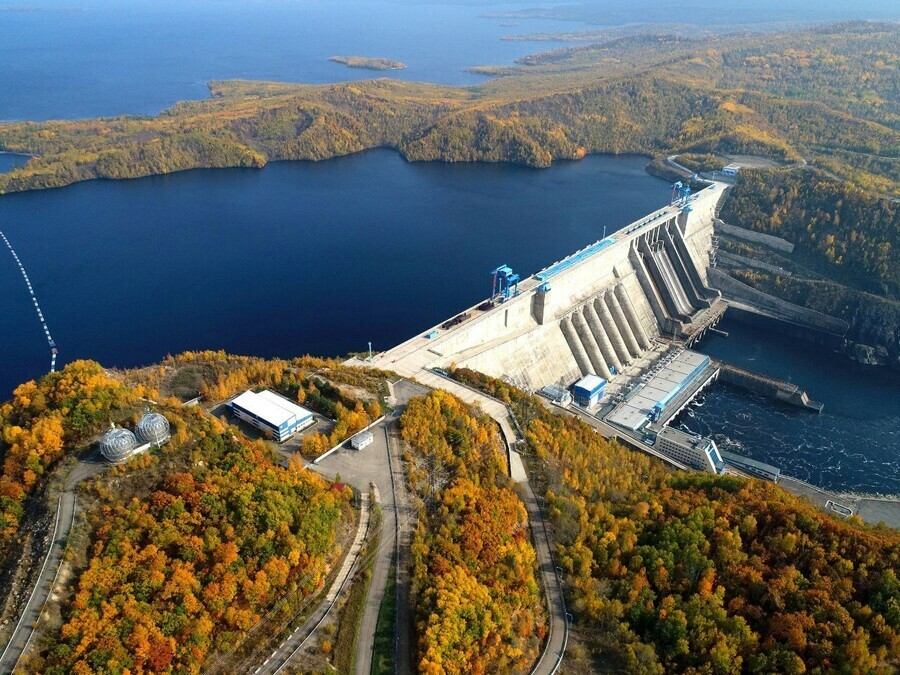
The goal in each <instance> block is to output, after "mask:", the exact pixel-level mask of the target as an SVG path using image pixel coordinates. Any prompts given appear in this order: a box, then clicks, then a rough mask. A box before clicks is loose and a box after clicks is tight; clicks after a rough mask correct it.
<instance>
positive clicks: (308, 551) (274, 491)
mask: <svg viewBox="0 0 900 675" xmlns="http://www.w3.org/2000/svg"><path fill="white" fill-rule="evenodd" d="M194 411H195V412H196V414H194V415H189V417H191V418H192V419H190V420H189V424H190V433H189V435H188V437H187V439H186V441H185V445H186V446H187V447H170V448H167V450H166V454H173V453H178V454H181V453H186V454H184V456H183V457H181V458H179V459H174V458H173V459H163V462H164V470H160V469H159V468H157V470H156V471H154V472H153V475H154V480H153V482H152V484H151V485H150V486H149V488H147V489H143V488H139V489H137V490H135V489H133V488H132V489H129V485H128V483H129V482H130V481H127V480H122V481H120V483H121V484H123V485H122V486H121V487H120V488H119V489H110V486H108V485H107V484H106V483H105V482H103V481H98V482H97V484H96V485H95V487H94V496H95V499H96V500H97V502H98V503H97V505H96V506H95V507H94V508H93V509H92V510H91V512H90V516H89V519H90V525H91V528H92V535H91V543H90V547H89V560H88V563H87V568H86V569H85V570H84V571H83V572H82V573H81V575H80V577H79V579H78V582H77V584H76V590H75V594H74V597H73V598H72V599H71V602H70V603H69V605H68V607H67V608H66V609H65V611H64V624H63V626H62V629H61V630H60V632H59V634H58V635H57V636H56V637H55V638H54V639H53V641H52V642H51V644H50V645H49V646H48V647H47V649H46V652H45V653H46V659H45V660H44V661H43V665H42V666H41V672H45V673H48V674H54V673H60V674H61V673H69V672H77V673H92V672H97V673H100V672H126V671H128V672H154V673H157V672H183V673H198V672H200V669H201V666H202V665H203V664H204V662H205V659H206V657H207V655H208V654H209V653H210V652H211V651H212V650H228V649H230V648H231V647H232V646H234V645H235V644H236V643H237V642H238V641H239V640H240V639H241V638H242V637H243V636H244V635H245V634H246V632H247V631H248V630H249V629H250V628H252V627H254V626H255V625H256V623H257V622H258V621H259V620H260V617H261V615H262V614H264V613H265V612H266V610H267V609H268V608H269V607H270V606H271V605H272V603H273V601H274V600H276V599H279V598H282V597H284V596H289V597H291V596H294V595H296V594H298V593H299V594H300V595H299V597H300V598H302V597H303V596H304V595H308V594H309V593H311V592H313V591H314V590H316V589H317V588H318V587H320V586H321V584H322V583H323V577H324V574H325V571H326V569H325V564H326V561H328V560H329V558H330V557H331V556H333V555H334V553H335V546H336V543H337V542H336V537H335V531H336V528H337V525H338V523H339V522H340V519H341V513H342V509H345V508H346V507H347V505H348V503H349V502H348V498H349V496H350V495H349V490H346V491H343V490H342V491H334V490H329V489H327V488H328V486H327V485H326V484H325V482H324V481H323V480H322V479H320V478H318V477H317V476H315V475H313V474H310V473H309V472H307V471H304V470H303V469H302V468H301V465H300V464H297V465H296V466H293V465H292V466H291V467H290V468H289V469H287V470H286V469H284V468H282V467H280V466H278V465H277V464H275V462H273V461H272V457H271V452H270V451H269V450H268V449H267V448H266V446H265V445H264V444H263V443H261V442H258V441H257V442H250V441H246V440H240V439H238V438H236V437H234V436H233V434H232V432H231V431H229V430H228V429H227V428H225V427H224V425H221V424H219V423H218V422H217V421H216V420H214V419H211V418H207V417H204V416H203V415H202V413H200V412H199V411H197V410H196V409H194ZM141 459H143V458H141ZM150 459H153V458H150ZM136 461H137V460H136ZM137 462H138V464H140V463H141V462H140V461H137ZM148 463H149V464H150V465H151V466H152V464H153V462H152V461H151V462H148ZM165 465H167V466H165ZM122 488H124V489H122ZM35 665H38V664H35Z"/></svg>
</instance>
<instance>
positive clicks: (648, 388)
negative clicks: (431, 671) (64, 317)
mask: <svg viewBox="0 0 900 675" xmlns="http://www.w3.org/2000/svg"><path fill="white" fill-rule="evenodd" d="M725 187H727V186H725V185H724V184H722V183H711V184H709V185H708V186H707V187H705V188H704V189H702V190H700V191H699V192H697V193H695V194H690V191H689V190H687V189H685V188H684V187H683V186H682V185H681V184H680V183H676V184H675V186H673V192H672V199H671V200H670V203H669V204H668V205H666V206H664V207H663V208H661V209H658V210H656V211H654V212H653V213H650V214H648V215H646V216H644V217H643V218H640V219H639V220H637V221H635V222H632V223H630V224H629V225H627V226H625V227H623V228H622V229H620V230H618V231H617V232H615V233H614V234H612V235H610V236H608V237H607V236H604V237H603V238H601V239H599V240H598V241H596V242H594V243H593V244H591V245H589V246H586V247H584V248H582V249H581V250H579V251H576V252H575V253H573V254H572V255H570V256H568V257H566V258H564V259H562V260H559V261H556V262H554V263H553V264H551V265H549V266H548V267H545V268H544V269H542V270H540V271H539V272H537V273H535V274H533V275H531V276H529V277H527V278H525V279H521V278H520V276H519V275H518V274H516V273H515V272H514V271H513V270H512V269H511V268H510V267H509V266H507V265H501V266H499V267H497V268H496V269H495V270H494V271H493V272H492V273H491V280H490V285H489V286H488V284H486V287H487V288H489V289H490V296H489V297H488V298H487V299H485V300H484V301H482V302H481V303H479V304H478V305H475V306H473V307H470V308H468V309H467V310H464V311H462V312H460V313H459V314H457V315H455V316H453V317H451V318H449V319H447V320H446V321H444V322H443V323H441V324H440V325H437V326H433V327H432V328H430V329H428V330H426V331H424V332H422V333H419V334H418V335H416V336H415V337H412V338H410V339H409V340H406V341H405V342H403V343H401V344H400V345H398V346H396V347H394V348H392V349H390V350H388V351H386V352H383V353H381V354H378V355H376V356H374V357H371V356H370V357H369V359H360V358H354V359H351V360H350V361H348V362H347V363H348V364H354V363H355V364H356V365H366V364H368V365H376V366H380V367H383V368H385V369H386V370H391V371H394V372H396V373H398V374H399V375H401V376H404V377H409V378H413V379H416V380H418V381H419V382H421V383H422V384H426V385H429V386H432V387H435V388H443V389H448V390H450V391H451V392H452V393H454V394H456V395H458V396H460V397H461V398H462V399H463V400H465V401H467V402H477V403H479V404H480V405H482V407H483V408H484V409H485V411H486V412H489V414H490V415H491V416H492V417H494V418H495V419H496V420H497V422H498V423H499V424H500V427H501V430H503V435H504V437H505V438H506V439H507V442H508V443H509V447H510V449H512V447H513V445H514V443H512V442H511V441H512V440H514V437H515V434H514V432H513V431H512V429H511V427H510V425H509V419H508V411H507V410H506V408H505V406H504V405H503V403H502V402H500V401H497V400H495V399H490V398H489V397H486V396H484V395H482V394H478V393H477V392H473V391H471V390H467V389H466V388H465V387H462V386H460V385H459V384H458V383H456V382H454V381H453V380H452V379H450V378H449V374H448V372H447V371H449V370H451V369H453V368H469V369H472V370H475V371H479V372H481V373H484V374H486V375H489V376H492V377H494V378H497V379H501V380H504V381H506V382H509V383H510V384H513V385H515V386H517V387H519V388H521V389H524V390H525V391H530V392H540V393H541V394H543V395H544V396H545V398H548V399H550V401H551V402H552V403H553V404H556V405H557V406H560V407H563V408H567V409H568V411H569V412H570V413H572V414H574V415H577V416H579V417H582V418H583V419H584V420H585V421H587V422H588V423H589V424H591V425H592V426H594V427H595V428H596V429H597V430H598V431H599V432H600V433H602V434H603V435H604V436H606V437H608V438H616V439H618V440H620V441H621V442H623V443H626V444H627V445H629V446H631V447H633V448H636V449H639V450H642V451H644V452H647V453H649V454H651V455H653V456H656V457H658V458H659V459H662V460H664V461H666V462H668V463H669V464H671V465H673V466H675V467H677V468H681V469H695V470H700V471H709V472H713V473H722V472H729V473H737V474H739V475H758V474H759V473H760V471H763V472H764V473H765V475H767V476H769V477H770V479H772V480H777V478H778V474H779V471H778V469H777V468H776V467H769V466H768V465H766V466H764V467H763V468H762V469H760V468H759V467H756V466H755V465H754V467H753V471H750V472H749V473H748V469H747V466H748V464H747V462H743V460H744V459H746V458H737V459H735V457H736V456H732V457H731V458H729V459H728V460H724V459H723V458H722V456H721V455H720V453H719V450H718V448H717V447H716V445H715V443H714V442H713V441H712V440H711V439H709V438H703V437H700V436H697V435H694V434H690V433H685V432H683V431H680V430H678V429H674V428H672V427H670V426H669V423H670V422H671V421H672V420H673V419H675V417H676V416H677V415H678V413H679V412H680V411H682V410H683V409H684V408H685V407H686V406H687V405H688V404H690V402H691V401H692V400H693V399H694V398H695V397H696V396H697V394H699V393H700V392H701V391H702V390H703V389H704V388H706V387H707V386H709V385H710V384H711V383H713V382H715V381H716V380H718V379H719V378H720V376H721V378H722V379H723V380H725V381H728V382H731V383H733V384H738V385H740V386H742V387H744V388H749V389H751V390H753V391H757V392H759V393H763V394H764V395H767V396H770V397H773V398H777V399H779V400H782V401H786V402H789V403H792V404H794V405H798V406H800V407H804V408H806V409H809V410H816V411H818V410H821V405H820V404H817V403H815V402H814V401H810V400H809V399H808V397H807V395H806V393H805V392H803V391H802V390H800V389H799V388H798V387H796V385H791V384H790V383H787V382H782V381H780V380H775V379H774V378H767V377H764V376H760V375H756V374H755V373H751V372H749V371H745V370H743V369H739V368H735V367H733V366H730V365H729V364H725V363H721V362H718V361H714V360H711V359H710V358H709V357H708V356H706V355H704V354H700V353H698V352H694V351H691V350H690V347H691V346H692V345H693V344H694V343H695V342H696V341H697V340H699V339H700V338H702V337H703V335H704V334H705V333H706V332H707V331H711V330H716V329H715V326H716V324H717V323H718V321H719V320H720V319H721V318H722V316H723V314H724V313H725V310H726V309H727V308H728V303H727V302H726V300H725V299H723V297H722V294H721V292H720V291H719V290H716V289H715V288H713V287H712V286H711V285H710V283H709V282H710V275H711V273H712V272H714V271H715V269H714V262H715V245H714V236H715V234H714V229H713V226H714V223H715V221H716V214H717V213H718V209H719V206H720V202H721V200H722V199H723V198H724V197H725V193H726V191H725V189H724V188H725ZM601 227H602V223H601ZM604 233H605V228H604ZM570 389H571V390H572V391H573V393H574V394H575V396H574V401H573V397H572V395H570V394H569V390H570ZM549 404H550V403H548V405H549ZM513 454H514V453H513ZM748 461H749V460H748ZM742 462H743V463H742ZM773 476H774V478H772V477H773Z"/></svg>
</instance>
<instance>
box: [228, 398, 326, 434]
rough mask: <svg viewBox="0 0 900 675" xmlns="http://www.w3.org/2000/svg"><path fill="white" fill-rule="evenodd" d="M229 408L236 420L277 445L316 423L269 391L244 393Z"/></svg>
mask: <svg viewBox="0 0 900 675" xmlns="http://www.w3.org/2000/svg"><path fill="white" fill-rule="evenodd" d="M230 406H231V411H232V412H233V413H234V416H235V417H237V418H238V419H240V420H243V421H244V422H247V424H250V425H252V426H254V427H256V428H257V429H259V430H260V431H262V432H263V433H264V434H266V435H267V436H269V438H271V439H273V440H275V441H277V442H279V443H281V442H283V441H286V440H287V439H289V438H290V437H291V436H293V435H294V434H295V433H297V432H298V431H300V430H301V429H305V428H306V427H308V426H309V425H311V424H312V423H313V422H314V421H315V419H314V418H313V414H312V413H311V412H310V411H309V410H307V409H306V408H304V407H302V406H299V405H297V404H296V403H294V402H293V401H291V400H290V399H287V398H285V397H284V396H279V395H278V394H276V393H275V392H272V391H268V390H265V391H261V392H259V393H258V394H257V393H254V392H252V391H250V390H247V391H245V392H244V393H243V394H241V395H240V396H238V397H237V398H235V399H234V400H232V401H231V403H230Z"/></svg>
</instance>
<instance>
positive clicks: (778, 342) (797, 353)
mask: <svg viewBox="0 0 900 675" xmlns="http://www.w3.org/2000/svg"><path fill="white" fill-rule="evenodd" d="M720 328H722V329H723V330H725V331H727V332H728V333H729V337H727V338H723V337H720V336H717V335H714V334H713V335H710V336H709V337H707V338H705V339H704V342H703V343H701V345H700V346H699V349H700V351H703V352H706V353H708V354H710V355H711V356H713V357H715V358H718V359H720V360H722V361H726V362H729V363H733V364H735V365H738V366H742V367H744V368H748V369H750V370H754V371H757V372H760V373H765V374H767V375H771V376H774V377H778V378H781V379H784V380H788V381H790V382H794V383H796V384H798V385H800V386H801V387H802V388H804V389H806V390H807V392H808V393H809V395H810V397H811V398H812V399H815V400H817V401H820V402H822V403H824V404H825V409H824V411H823V412H822V413H821V414H819V415H817V414H815V413H811V412H808V411H806V410H801V409H800V408H796V407H794V406H790V405H787V404H784V403H780V402H776V401H773V400H771V399H768V398H764V397H762V396H757V395H753V394H748V393H747V392H745V391H742V390H740V389H736V388H734V387H731V386H729V385H724V384H716V385H714V386H713V387H711V388H710V389H707V390H706V391H705V392H704V393H702V394H701V395H700V396H699V397H698V398H697V399H696V401H695V402H694V404H693V405H692V406H691V407H690V408H688V409H687V410H686V411H685V412H683V413H682V414H681V415H680V416H679V418H678V419H677V420H676V423H675V426H680V427H681V428H682V429H687V430H690V431H693V432H696V433H700V434H703V435H706V436H709V437H711V438H713V439H714V440H715V441H716V444H717V445H718V446H719V448H721V449H723V450H729V451H731V452H736V453H739V454H742V455H746V456H748V457H752V458H753V459H757V460H760V461H763V462H768V463H770V464H774V465H775V466H778V467H780V468H781V469H782V471H784V473H786V474H788V475H790V476H794V477H795V478H800V479H802V480H805V481H807V482H809V483H812V484H814V485H818V486H820V487H824V488H827V489H831V490H836V491H842V492H863V493H877V494H900V405H898V402H900V377H898V376H897V373H896V372H893V371H890V370H888V369H886V368H879V367H873V366H862V365H859V364H857V363H853V362H851V361H849V360H848V359H847V358H846V357H844V356H842V355H840V354H835V353H832V352H830V351H829V350H827V349H825V348H821V347H818V346H815V345H810V344H807V343H802V342H798V341H796V340H794V339H792V338H788V337H785V336H783V335H780V334H778V333H777V332H773V331H769V330H762V329H760V328H757V327H751V326H749V325H746V324H742V323H738V322H736V321H729V320H727V319H726V320H725V321H723V322H722V324H720Z"/></svg>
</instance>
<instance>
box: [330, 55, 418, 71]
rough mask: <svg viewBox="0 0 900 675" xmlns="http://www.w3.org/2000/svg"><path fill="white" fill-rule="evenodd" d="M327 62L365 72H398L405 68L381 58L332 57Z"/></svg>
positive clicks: (401, 63) (398, 62) (399, 62)
mask: <svg viewBox="0 0 900 675" xmlns="http://www.w3.org/2000/svg"><path fill="white" fill-rule="evenodd" d="M328 60H329V61H334V62H335V63H343V64H344V65H345V66H347V67H348V68H363V69H365V70H400V69H401V68H406V64H405V63H403V62H402V61H393V60H391V59H383V58H368V57H365V56H332V57H331V58H330V59H328Z"/></svg>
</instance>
